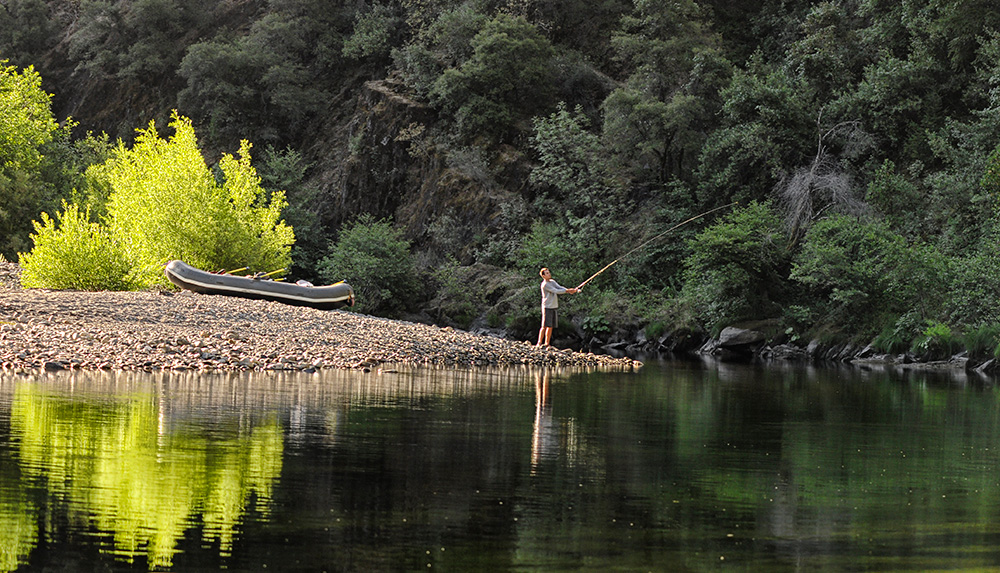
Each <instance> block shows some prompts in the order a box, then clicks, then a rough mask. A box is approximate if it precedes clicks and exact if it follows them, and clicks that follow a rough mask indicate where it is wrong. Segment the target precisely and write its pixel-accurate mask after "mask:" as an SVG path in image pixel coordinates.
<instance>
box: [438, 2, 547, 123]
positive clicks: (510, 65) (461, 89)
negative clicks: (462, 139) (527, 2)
mask: <svg viewBox="0 0 1000 573" xmlns="http://www.w3.org/2000/svg"><path fill="white" fill-rule="evenodd" d="M470 47H471V48H472V55H471V56H470V57H469V59H468V60H466V61H464V62H462V63H461V64H460V65H458V66H456V67H451V68H448V69H446V70H444V72H443V73H442V74H441V75H440V76H439V77H438V78H437V79H436V80H435V81H434V84H433V86H432V87H431V90H430V94H429V96H430V99H431V103H432V104H434V105H435V106H436V107H438V108H440V109H443V110H444V111H446V112H447V113H449V114H450V115H451V116H452V117H453V118H454V119H455V121H456V124H457V126H458V128H459V130H460V132H461V133H463V134H464V135H473V134H477V133H492V134H494V135H496V136H499V137H501V138H502V137H503V136H504V135H506V132H507V131H508V130H509V129H510V128H511V127H513V124H514V122H515V121H516V120H517V119H519V118H522V117H527V116H530V114H532V113H533V112H535V111H537V110H539V109H544V107H545V106H546V105H548V104H549V103H550V101H551V100H550V98H551V93H552V89H551V77H552V69H551V60H552V57H553V55H554V51H553V48H552V46H551V44H549V42H548V40H546V39H545V38H544V37H543V36H542V35H541V34H540V33H539V32H538V30H537V29H535V27H534V26H532V25H531V24H529V23H528V22H526V21H525V20H524V19H523V18H514V17H511V16H508V15H506V14H499V15H497V16H495V17H494V18H492V19H491V20H489V21H487V22H486V23H485V24H484V26H483V28H482V29H481V30H480V31H479V32H477V33H476V35H475V36H474V37H473V38H472V41H471V43H470Z"/></svg>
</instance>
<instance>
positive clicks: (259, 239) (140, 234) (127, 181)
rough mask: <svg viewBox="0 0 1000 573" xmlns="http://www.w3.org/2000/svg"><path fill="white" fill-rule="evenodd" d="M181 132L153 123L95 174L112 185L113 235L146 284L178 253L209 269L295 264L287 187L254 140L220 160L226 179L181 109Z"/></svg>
mask: <svg viewBox="0 0 1000 573" xmlns="http://www.w3.org/2000/svg"><path fill="white" fill-rule="evenodd" d="M170 126H171V127H172V128H173V129H174V136H173V137H171V138H170V139H168V140H167V139H161V138H160V137H159V135H158V133H157V131H156V127H155V125H154V124H153V123H150V126H149V128H148V129H146V130H140V132H139V135H138V137H137V138H136V142H135V145H134V146H132V148H131V149H129V148H127V147H125V146H124V145H123V144H120V145H119V146H118V148H117V149H115V150H114V151H113V152H112V154H111V158H110V159H109V160H108V161H107V162H106V163H104V164H103V165H99V166H94V167H92V168H91V169H90V170H88V175H90V176H92V177H94V178H95V179H96V180H98V181H102V182H104V183H105V184H106V185H107V186H108V187H109V188H110V189H111V194H110V197H109V199H108V206H107V209H108V221H109V226H110V229H111V236H112V237H113V238H114V239H115V240H116V241H119V242H120V243H121V244H123V245H125V246H126V248H127V250H128V254H129V257H130V259H131V260H132V262H133V263H134V264H135V265H136V267H137V268H136V271H137V272H138V273H139V276H141V282H142V284H144V285H151V284H157V283H163V282H164V281H165V278H164V275H163V272H162V265H163V263H165V262H167V261H168V260H170V259H182V260H184V261H186V262H187V263H188V264H190V265H192V266H195V267H198V268H203V269H209V270H216V269H235V268H241V267H248V268H250V269H252V270H263V271H273V270H276V269H284V268H287V267H288V266H289V265H290V263H291V258H290V255H289V251H290V249H291V244H292V243H293V242H294V241H295V238H294V234H293V232H292V229H291V227H288V226H287V225H286V224H285V223H284V222H283V221H282V220H281V218H280V217H281V211H282V209H283V208H284V207H285V206H286V202H285V198H284V194H283V193H281V192H274V193H271V194H270V197H268V193H267V192H266V191H265V190H264V189H263V188H262V187H261V186H260V179H259V178H258V177H257V174H256V171H255V170H254V168H253V167H252V166H251V165H250V144H249V143H248V142H246V141H244V142H243V143H242V145H241V146H240V157H239V158H236V157H233V156H231V155H228V154H226V155H224V156H223V157H222V159H221V160H220V161H219V169H220V171H221V174H222V178H223V183H222V184H221V186H220V185H219V184H218V183H217V182H216V180H215V178H214V176H213V174H212V172H211V170H209V168H208V166H207V165H206V164H205V160H204V159H203V158H202V155H201V151H200V150H199V148H198V142H197V139H196V137H195V133H194V128H193V127H192V125H191V121H190V120H189V119H187V118H184V117H181V116H179V115H177V114H176V112H175V113H174V116H173V121H172V122H171V124H170Z"/></svg>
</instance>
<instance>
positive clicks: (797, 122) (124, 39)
mask: <svg viewBox="0 0 1000 573" xmlns="http://www.w3.org/2000/svg"><path fill="white" fill-rule="evenodd" d="M0 60H6V63H5V64H3V66H0V72H2V76H0V85H6V86H7V87H6V88H5V89H0V111H2V112H3V113H4V114H7V115H9V116H10V117H15V116H16V114H14V112H13V111H11V110H22V111H23V110H27V109H29V107H28V106H27V105H26V104H25V102H26V101H29V99H30V101H34V102H35V103H36V104H39V105H41V108H37V109H43V108H45V109H43V111H37V109H36V111H32V112H31V113H27V112H25V115H24V118H23V120H24V123H22V124H18V123H17V122H15V121H13V120H11V121H7V122H6V123H4V122H3V121H2V120H0V253H2V254H3V256H4V257H6V258H7V259H10V260H17V258H18V256H19V253H29V252H30V251H31V250H32V248H33V247H35V246H36V244H35V240H34V239H33V238H32V235H34V237H35V239H37V238H38V237H40V236H41V237H43V239H44V238H45V237H50V236H57V235H54V234H53V233H55V231H54V229H55V228H56V227H55V225H56V221H57V220H59V218H58V217H57V214H58V213H64V218H65V219H66V221H70V222H73V221H76V223H79V224H82V225H84V226H83V227H81V229H84V230H85V231H86V225H87V224H94V225H96V224H98V223H102V224H107V225H109V226H110V227H113V228H116V229H117V228H118V227H115V225H118V226H119V227H120V226H121V224H122V223H121V221H124V220H126V218H125V216H126V215H127V213H125V211H123V209H124V207H123V205H124V204H125V203H124V202H123V201H122V200H120V199H116V198H115V197H116V195H115V193H118V191H116V190H115V189H116V187H115V185H116V184H115V183H114V181H116V180H115V179H114V177H113V175H114V174H115V173H119V172H122V173H124V171H122V170H123V169H124V167H121V166H123V165H130V163H128V161H131V159H130V158H132V157H135V156H136V155H135V154H136V153H138V152H137V151H136V150H135V148H132V146H133V145H134V146H135V147H136V148H140V147H141V146H140V144H141V143H142V141H146V143H148V144H149V145H150V146H151V149H152V148H155V147H156V143H155V142H156V141H157V137H159V134H160V133H161V132H162V133H163V134H164V135H168V136H169V135H170V134H171V133H175V130H177V131H176V133H178V134H180V133H187V132H186V131H185V129H186V127H185V126H187V125H190V126H191V128H192V129H193V132H194V133H195V134H196V142H195V139H194V137H193V136H192V137H190V138H188V139H186V140H185V141H188V140H190V144H191V145H196V146H197V149H199V150H200V152H201V156H202V157H203V158H204V161H205V164H206V166H207V169H208V172H210V173H211V174H212V177H214V178H215V179H216V183H210V182H206V183H204V185H203V186H206V187H204V188H205V189H210V188H213V187H212V185H217V186H218V189H228V188H230V187H231V186H232V181H234V180H235V179H234V178H235V177H237V175H236V174H241V175H239V177H240V178H242V179H240V181H243V182H244V183H246V184H247V185H248V186H244V187H240V189H243V191H241V192H243V193H245V196H246V197H248V198H250V199H248V200H254V201H258V202H259V204H260V209H262V211H260V212H261V213H263V212H266V213H269V215H267V217H270V216H272V215H274V214H275V213H276V212H277V211H278V210H281V218H282V219H281V220H282V221H283V223H281V225H287V226H288V227H289V228H290V229H293V230H294V244H292V243H291V239H290V236H291V235H290V234H289V233H290V231H288V232H286V231H285V230H284V227H281V226H280V225H279V226H278V227H275V229H277V231H275V232H276V233H277V234H274V235H273V238H274V240H273V241H272V242H271V243H266V242H265V243H266V244H267V245H270V246H269V247H268V248H271V247H273V248H275V249H277V251H275V252H277V253H278V255H276V256H277V258H276V259H273V260H290V265H291V266H290V268H291V270H292V274H293V275H294V276H295V277H296V278H307V279H310V280H314V281H336V280H342V279H347V280H348V281H349V282H351V283H352V284H353V285H355V287H356V289H357V291H358V294H359V307H358V310H359V311H361V312H369V313H374V314H380V315H385V316H402V317H407V318H415V319H418V320H422V321H424V322H433V323H438V324H450V325H455V326H458V327H461V328H471V329H481V330H487V329H491V330H493V331H496V332H500V333H504V334H506V335H507V336H510V337H517V338H523V339H531V338H533V337H534V332H535V331H536V330H537V321H538V309H537V306H538V286H537V283H538V282H539V280H540V279H539V278H538V269H539V268H540V267H542V266H548V267H550V268H552V269H553V274H554V276H555V278H556V279H557V280H558V281H560V282H561V283H562V284H563V285H565V286H575V285H576V284H579V283H580V282H583V281H584V280H585V279H587V278H588V277H590V276H591V275H592V274H593V273H594V272H596V271H597V270H598V269H601V268H602V267H603V266H605V265H606V264H607V263H609V262H611V261H613V260H615V259H617V258H619V257H621V256H622V255H625V254H626V253H629V251H631V250H632V249H633V248H635V247H636V246H638V245H641V244H643V243H644V242H645V241H647V240H650V239H651V238H654V237H658V236H659V235H662V237H661V238H658V239H657V240H655V241H651V242H650V243H649V244H648V245H647V246H645V247H643V248H642V249H639V250H637V251H635V252H634V253H632V254H629V256H627V257H625V258H624V259H622V260H621V261H620V262H619V263H618V264H616V265H614V266H612V267H611V268H609V269H608V271H607V272H605V273H603V274H602V275H600V276H599V277H597V278H596V279H594V280H593V282H591V283H590V284H588V286H587V288H586V289H584V292H583V294H581V295H577V296H571V297H564V298H563V299H562V300H561V303H562V306H561V308H563V317H564V318H565V319H564V321H563V325H562V326H561V329H560V332H559V333H557V338H562V339H569V340H572V341H574V343H575V344H584V345H587V344H608V343H613V342H622V343H636V342H638V343H643V344H644V345H645V347H646V348H650V349H664V348H666V349H671V348H688V347H691V346H692V345H697V344H700V343H701V342H702V341H703V340H705V338H706V337H710V336H713V335H716V334H718V333H719V332H720V331H721V330H722V329H723V328H724V327H726V326H729V325H733V324H751V323H753V324H766V325H768V329H767V332H768V333H769V334H768V335H769V336H770V337H771V338H772V341H773V342H782V341H787V342H790V343H796V344H801V345H804V344H805V343H807V342H809V341H823V342H824V343H847V342H849V343H853V344H855V345H862V346H863V345H866V344H868V343H873V347H874V348H875V349H877V350H878V351H881V352H887V353H900V352H910V353H913V354H918V355H921V356H924V357H929V356H936V355H948V354H949V353H953V352H957V351H960V350H967V351H968V352H969V355H970V356H974V357H976V358H977V359H980V360H986V359H989V358H991V357H993V356H994V355H995V353H996V351H997V346H998V343H1000V339H998V336H1000V306H998V304H997V303H998V300H1000V280H998V279H1000V253H998V251H997V238H998V237H997V234H998V232H1000V228H998V226H997V221H998V214H1000V213H998V207H1000V205H998V202H997V193H998V191H1000V171H998V166H1000V150H998V144H1000V11H997V10H995V7H994V5H993V3H992V2H988V1H987V0H954V1H948V0H913V1H908V2H894V1H886V0H829V1H823V2H816V1H809V0H761V1H759V2H742V1H737V0H703V1H700V2H696V1H694V0H678V1H676V2H658V1H655V0H628V1H627V0H599V1H594V0H385V1H378V2H369V1H365V0H361V1H355V2H337V1H331V0H282V1H277V0H271V1H267V0H197V1H196V0H133V1H125V0H50V1H43V0H7V1H5V2H2V3H0ZM36 77H37V78H38V80H39V81H40V88H41V90H43V91H44V94H48V98H49V99H47V100H46V98H45V97H34V98H33V99H31V98H28V99H23V100H15V99H12V98H11V97H8V96H9V94H17V93H18V89H21V90H24V91H23V92H22V93H29V92H30V90H31V87H30V85H29V84H31V81H32V80H33V78H36ZM3 82H6V84H3ZM11 86H21V87H20V88H16V87H11ZM25 86H27V87H25ZM31 93H33V92H31ZM4 94H8V96H5V95H4ZM4 97H7V102H6V103H4ZM5 105H6V106H7V107H4V106H5ZM46 106H47V108H46ZM32 109H34V108H32ZM46 114H48V115H46ZM151 122H152V123H151ZM19 126H20V127H19ZM25 126H30V127H31V129H26V128H25ZM33 129H37V134H38V137H36V138H33V139H32V138H30V137H21V136H20V135H18V136H17V137H15V136H13V135H11V134H15V133H16V134H24V133H35V132H34V131H31V130H33ZM157 130H159V131H157ZM5 131H6V132H7V133H6V134H5V133H4V132H5ZM144 137H145V138H146V139H145V140H143V138H144ZM175 138H178V139H179V136H176V137H175ZM241 142H247V143H246V144H241ZM236 150H240V155H239V158H235V157H233V156H231V155H229V154H230V153H233V152H234V151H236ZM241 161H242V162H243V163H240V162H241ZM251 164H252V165H251ZM227 166H228V167H227ZM116 169H118V170H119V171H115V170H116ZM227 169H228V170H227ZM198 173H199V174H198V175H192V177H201V178H203V177H205V176H204V175H203V174H200V173H201V171H198ZM255 177H256V178H259V189H258V188H257V187H255V185H256V183H255V181H256V179H255ZM227 186H229V187H227ZM140 187H141V185H140ZM261 190H263V191H261ZM253 197H256V199H253ZM268 201H270V203H267V202H268ZM731 203H734V205H732V206H730V207H727V208H725V209H719V210H717V211H715V212H713V213H712V214H711V215H709V216H705V217H702V218H699V219H697V220H695V221H692V222H691V223H690V224H686V225H684V226H681V227H678V228H677V229H676V230H674V231H672V232H670V233H666V234H664V231H666V230H667V229H670V228H671V227H672V226H674V225H676V224H677V223H679V222H681V221H684V220H687V219H689V218H691V217H694V216H696V215H698V214H701V213H705V212H707V211H711V210H713V209H718V208H719V207H722V206H725V205H729V204H731ZM136 208H138V207H136ZM268 209H270V210H268ZM42 213H46V217H51V219H50V220H49V222H48V223H44V225H48V226H47V227H46V226H44V225H43V223H42V222H43V221H44V220H45V218H43V216H42ZM67 213H68V214H67ZM246 213H250V212H249V211H247V212H246ZM246 213H245V216H246V217H249V218H253V217H257V216H256V215H253V216H252V217H251V215H249V214H246ZM247 220H249V219H247ZM255 220H256V219H255ZM32 221H36V222H38V223H37V224H32ZM116 221H117V223H116ZM63 224H65V225H69V223H63ZM133 224H137V223H133ZM137 225H139V227H137V228H141V227H142V224H137ZM94 228H96V227H94ZM46 229H47V230H46ZM88 232H89V231H88ZM116 232H118V231H116ZM206 232H208V231H206ZM46 233H48V234H46ZM64 234H65V233H64ZM85 234H86V233H85ZM109 236H110V237H111V238H110V239H108V240H109V241H111V243H110V244H117V243H116V239H114V235H113V234H112V235H109ZM234 236H235V235H234ZM102 240H103V239H102ZM275 241H276V242H275ZM275 245H277V246H275ZM282 245H284V246H282ZM289 246H290V251H288V252H287V255H285V254H282V253H283V252H284V251H281V249H283V248H284V249H287V248H288V247H289ZM123 256H126V255H123ZM248 256H249V255H248ZM285 256H287V257H288V258H287V259H282V257H285ZM29 260H30V259H29ZM39 260H41V259H39V258H36V259H35V261H39ZM98 266H100V265H98ZM104 267H107V265H104Z"/></svg>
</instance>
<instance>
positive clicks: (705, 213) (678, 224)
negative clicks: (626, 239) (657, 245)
mask: <svg viewBox="0 0 1000 573" xmlns="http://www.w3.org/2000/svg"><path fill="white" fill-rule="evenodd" d="M737 203H739V201H733V202H732V203H729V204H728V205H723V206H721V207H716V208H715V209H710V210H708V211H705V212H704V213H701V214H699V215H695V216H694V217H691V218H690V219H686V220H684V221H681V222H680V223H677V224H676V225H674V226H673V227H670V228H669V229H667V230H666V231H663V232H662V233H660V234H659V235H656V236H655V237H652V238H650V239H647V240H645V241H643V242H642V243H640V244H639V246H638V247H635V248H634V249H632V250H631V251H629V252H627V253H625V254H624V255H622V256H620V257H618V258H617V259H615V260H613V261H611V262H610V263H608V264H607V265H605V266H604V268H603V269H601V270H599V271H597V272H596V273H594V274H593V275H591V277H590V278H589V279H587V280H585V281H583V282H582V283H580V286H578V287H576V288H577V289H582V288H583V286H584V285H586V284H587V283H589V282H590V281H592V280H594V279H595V278H597V275H599V274H601V273H603V272H604V271H606V270H608V269H609V268H611V265H613V264H615V263H617V262H618V261H620V260H622V259H624V258H625V257H627V256H629V255H631V254H632V253H634V252H636V251H638V250H639V249H641V248H643V247H645V246H646V245H648V244H650V243H652V242H653V241H655V240H656V239H659V238H660V237H662V236H663V235H666V234H667V233H669V232H670V231H673V230H675V229H678V228H680V227H683V226H684V225H687V224H688V223H690V222H691V221H694V220H695V219H700V218H702V217H704V216H705V215H710V214H712V213H714V212H716V211H719V210H721V209H725V208H726V207H732V206H733V205H736V204H737Z"/></svg>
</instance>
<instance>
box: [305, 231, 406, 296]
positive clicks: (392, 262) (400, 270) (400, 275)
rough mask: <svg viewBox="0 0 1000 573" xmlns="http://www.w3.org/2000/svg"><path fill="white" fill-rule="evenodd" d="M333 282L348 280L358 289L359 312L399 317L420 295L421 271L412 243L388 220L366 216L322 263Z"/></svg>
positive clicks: (324, 274)
mask: <svg viewBox="0 0 1000 573" xmlns="http://www.w3.org/2000/svg"><path fill="white" fill-rule="evenodd" d="M319 273H320V276H322V277H323V278H324V279H326V280H327V281H329V282H337V281H342V280H343V281H347V282H348V283H350V285H351V287H352V288H354V292H355V297H356V300H357V302H356V303H355V307H354V308H355V310H357V311H359V312H366V313H372V314H380V315H395V314H398V313H400V312H402V311H403V310H405V309H406V308H407V307H408V305H409V303H410V302H411V301H413V300H414V299H415V297H416V295H417V293H418V289H419V282H418V280H417V272H416V269H415V267H414V264H413V258H412V257H411V255H410V243H409V241H407V240H406V238H405V237H403V232H402V231H401V230H399V229H396V228H394V227H393V226H392V222H391V221H389V220H387V219H382V220H378V221H376V220H375V218H374V217H373V216H372V215H370V214H367V213H366V214H363V215H361V216H360V217H358V218H357V219H356V220H355V221H354V222H353V223H351V224H349V225H346V226H345V227H344V229H343V230H342V231H341V233H340V238H339V239H338V240H337V242H336V244H333V245H331V246H330V254H329V255H327V256H326V257H324V258H323V259H322V260H321V261H320V263H319Z"/></svg>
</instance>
